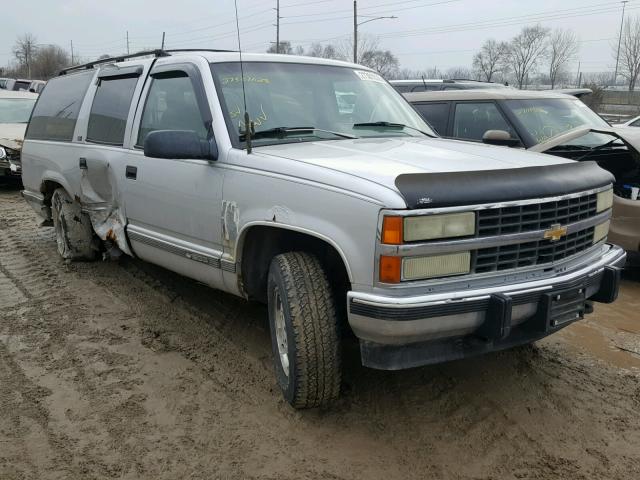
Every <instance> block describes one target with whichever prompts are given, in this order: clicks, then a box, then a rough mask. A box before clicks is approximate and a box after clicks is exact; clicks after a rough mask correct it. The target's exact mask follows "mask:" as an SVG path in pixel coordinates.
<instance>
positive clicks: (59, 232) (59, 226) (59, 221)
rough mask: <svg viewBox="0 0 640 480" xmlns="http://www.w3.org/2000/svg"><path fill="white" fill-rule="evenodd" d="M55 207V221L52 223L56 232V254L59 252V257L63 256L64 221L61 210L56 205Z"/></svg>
mask: <svg viewBox="0 0 640 480" xmlns="http://www.w3.org/2000/svg"><path fill="white" fill-rule="evenodd" d="M56 203H57V202H56ZM56 207H57V208H56V209H55V210H57V211H56V212H55V216H56V221H54V222H53V225H54V228H55V232H56V244H57V246H58V252H60V255H62V254H64V251H65V244H64V237H65V231H64V224H63V222H64V220H63V218H62V209H61V208H59V206H58V205H56Z"/></svg>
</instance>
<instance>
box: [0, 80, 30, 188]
mask: <svg viewBox="0 0 640 480" xmlns="http://www.w3.org/2000/svg"><path fill="white" fill-rule="evenodd" d="M37 98H38V95H35V94H33V93H28V92H14V91H10V90H0V177H2V176H17V177H19V176H20V172H21V163H20V151H21V150H22V142H23V140H24V132H25V129H26V128H27V124H28V123H29V116H30V115H31V111H32V110H33V106H34V104H35V103H36V99H37Z"/></svg>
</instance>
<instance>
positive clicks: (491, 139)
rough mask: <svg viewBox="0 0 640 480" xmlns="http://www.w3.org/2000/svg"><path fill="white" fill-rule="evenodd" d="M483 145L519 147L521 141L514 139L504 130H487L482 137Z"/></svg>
mask: <svg viewBox="0 0 640 480" xmlns="http://www.w3.org/2000/svg"><path fill="white" fill-rule="evenodd" d="M482 143H487V144H489V145H501V146H504V147H517V146H518V145H520V140H518V139H517V138H513V137H512V136H511V134H510V133H509V132H505V131H504V130H487V131H486V132H484V135H483V136H482Z"/></svg>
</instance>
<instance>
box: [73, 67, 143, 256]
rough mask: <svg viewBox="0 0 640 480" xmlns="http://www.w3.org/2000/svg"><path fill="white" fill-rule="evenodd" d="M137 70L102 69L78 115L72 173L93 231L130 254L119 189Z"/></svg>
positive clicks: (137, 87)
mask: <svg viewBox="0 0 640 480" xmlns="http://www.w3.org/2000/svg"><path fill="white" fill-rule="evenodd" d="M144 70H145V68H144V66H143V65H134V66H127V67H121V68H120V67H116V66H111V65H110V66H106V67H103V68H102V69H101V70H100V71H99V72H98V75H97V78H96V81H95V84H94V85H93V87H92V88H93V92H90V93H89V97H88V98H90V99H91V101H87V102H85V105H83V111H82V112H81V115H80V116H81V118H82V121H81V122H82V125H80V131H81V132H83V133H84V138H79V139H78V140H82V143H79V144H77V145H78V149H77V152H78V156H77V159H75V161H76V162H77V164H76V168H78V169H79V171H80V200H81V202H82V204H83V206H84V208H85V209H86V210H87V211H88V213H89V215H90V217H91V223H92V224H93V227H94V230H95V231H96V233H97V234H98V236H99V237H100V238H102V239H103V240H110V241H112V242H113V243H115V244H117V245H118V247H119V248H120V249H121V250H122V251H124V252H126V253H131V252H130V250H129V245H128V243H127V240H126V238H125V234H124V228H125V225H126V216H125V212H124V208H125V207H124V197H123V185H124V183H123V182H124V178H125V160H126V152H127V149H126V146H127V145H126V138H127V131H128V130H129V129H130V128H131V124H132V119H133V114H134V112H135V105H136V103H137V102H135V100H134V99H136V98H137V95H139V92H140V90H141V88H142V84H143V79H144V76H143V73H144Z"/></svg>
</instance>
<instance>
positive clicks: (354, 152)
mask: <svg viewBox="0 0 640 480" xmlns="http://www.w3.org/2000/svg"><path fill="white" fill-rule="evenodd" d="M254 152H255V153H260V154H265V155H272V156H277V157H282V158H287V159H290V160H295V161H298V162H304V163H307V164H313V165H318V166H320V167H324V168H329V169H332V170H336V171H339V172H343V173H347V174H350V175H354V176H357V177H360V178H364V179H366V180H369V181H372V182H376V183H378V184H380V185H384V186H391V187H392V188H393V185H394V184H395V179H396V177H397V176H398V175H402V174H417V173H450V172H469V171H488V170H504V169H512V168H521V167H532V166H545V165H557V164H564V163H569V162H571V160H567V159H564V158H560V157H554V156H549V155H539V154H534V153H530V152H527V151H525V150H520V149H514V148H506V147H495V146H490V145H483V144H479V143H478V144H477V143H470V142H462V141H456V140H445V139H441V138H425V139H422V138H415V137H402V138H359V139H354V140H335V141H334V140H326V141H321V142H304V143H288V144H280V145H270V146H264V147H254Z"/></svg>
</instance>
